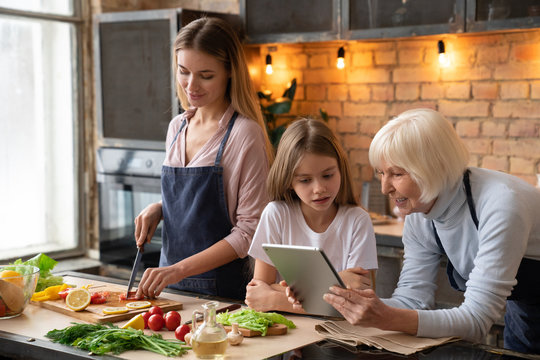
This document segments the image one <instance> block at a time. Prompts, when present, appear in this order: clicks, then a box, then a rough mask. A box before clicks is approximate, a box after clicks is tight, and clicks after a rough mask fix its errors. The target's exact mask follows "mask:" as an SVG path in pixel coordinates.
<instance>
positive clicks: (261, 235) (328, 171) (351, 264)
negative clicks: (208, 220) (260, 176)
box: [245, 119, 377, 312]
mask: <svg viewBox="0 0 540 360" xmlns="http://www.w3.org/2000/svg"><path fill="white" fill-rule="evenodd" d="M267 186H268V191H269V194H270V199H271V201H272V202H270V203H269V204H268V205H267V206H266V208H265V209H264V211H263V214H262V215H261V221H260V223H259V226H258V227H257V231H256V232H255V236H254V238H253V243H252V244H251V248H250V250H249V254H250V255H251V256H252V257H254V258H255V259H256V263H255V271H254V276H253V280H252V281H251V282H250V283H249V284H248V287H247V295H246V299H245V302H246V304H247V305H248V306H249V307H251V308H253V309H255V310H258V311H268V310H279V311H290V312H303V309H293V307H292V305H291V304H290V303H289V302H288V301H287V297H286V295H285V287H284V286H281V285H279V284H278V283H277V282H276V281H277V280H279V277H278V273H277V270H276V268H275V267H274V266H273V265H272V262H271V261H270V259H269V258H268V256H267V255H266V254H265V252H264V250H263V248H262V246H261V245H262V244H263V243H274V244H287V245H305V246H316V247H319V248H322V249H323V250H324V252H325V253H326V255H327V256H328V258H329V260H330V262H331V263H332V265H333V266H334V267H335V268H336V270H337V271H338V272H339V273H340V276H341V278H342V279H343V281H344V282H345V284H346V285H348V286H349V287H351V288H355V289H364V288H368V287H371V285H372V283H371V278H372V273H370V271H369V270H371V272H374V269H376V268H377V249H376V245H375V234H374V232H373V226H372V224H371V220H370V217H369V215H368V213H367V212H366V211H364V210H363V209H362V208H360V207H359V206H358V204H357V201H356V199H355V197H354V195H353V191H352V186H351V180H350V171H349V165H348V163H347V159H346V156H345V153H344V152H343V150H342V148H341V146H340V144H339V142H338V141H337V139H336V138H335V136H334V134H333V133H332V131H331V130H330V129H329V128H328V127H327V126H326V124H325V123H323V122H321V121H317V120H311V119H300V120H296V121H295V122H294V123H292V124H291V125H290V126H289V127H288V128H287V130H286V131H285V133H284V134H283V137H282V138H281V141H280V144H279V147H278V150H277V155H276V161H275V162H274V164H273V165H272V168H271V169H270V174H269V177H268V184H267ZM366 269H369V270H366Z"/></svg>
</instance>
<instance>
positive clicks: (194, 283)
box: [159, 112, 250, 300]
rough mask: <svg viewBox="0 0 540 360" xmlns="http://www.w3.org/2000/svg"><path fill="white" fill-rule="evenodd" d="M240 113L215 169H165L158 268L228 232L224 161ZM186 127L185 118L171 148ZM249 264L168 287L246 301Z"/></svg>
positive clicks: (231, 265) (232, 264)
mask: <svg viewBox="0 0 540 360" xmlns="http://www.w3.org/2000/svg"><path fill="white" fill-rule="evenodd" d="M237 116H238V113H236V112H235V113H234V114H233V116H232V117H231V119H230V121H229V124H228V127H227V132H226V133H225V136H224V137H223V140H222V141H221V144H220V146H219V150H218V152H217V156H216V160H215V162H214V166H201V167H170V166H165V165H164V166H163V167H162V170H161V197H162V204H163V205H162V206H163V238H162V241H163V245H162V248H161V256H160V260H159V266H160V267H162V266H169V265H172V264H175V263H177V262H179V261H181V260H183V259H185V258H188V257H190V256H192V255H194V254H197V253H199V252H201V251H203V250H205V249H207V248H209V247H210V246H212V245H214V244H215V243H217V242H218V241H220V240H222V239H223V238H225V237H226V236H227V235H229V234H230V232H231V229H232V228H233V225H232V224H231V221H230V218H229V212H228V210H227V202H226V198H225V192H224V187H223V167H221V166H220V163H221V157H222V155H223V151H224V149H225V145H226V143H227V139H228V138H229V135H230V133H231V130H232V127H233V125H234V122H235V120H236V117H237ZM186 124H187V120H184V122H183V123H182V126H181V127H180V129H179V130H178V132H177V133H176V136H175V138H174V140H173V141H172V143H171V147H172V145H173V144H174V143H175V142H176V140H177V138H178V135H179V134H180V132H181V131H182V129H183V128H184V126H185V125H186ZM249 275H250V274H249V260H248V258H247V257H246V258H244V259H235V260H233V261H232V262H230V263H228V264H225V265H223V266H220V267H218V268H216V269H213V270H210V271H208V272H206V273H203V274H199V275H196V276H192V277H188V278H185V279H183V280H182V281H180V282H178V283H176V284H171V285H169V287H170V288H173V289H177V290H184V291H191V292H196V293H201V294H207V295H217V296H221V297H226V298H231V299H241V300H243V299H244V298H245V295H246V285H247V283H248V281H249V280H250V276H249Z"/></svg>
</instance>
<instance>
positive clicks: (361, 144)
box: [343, 134, 371, 150]
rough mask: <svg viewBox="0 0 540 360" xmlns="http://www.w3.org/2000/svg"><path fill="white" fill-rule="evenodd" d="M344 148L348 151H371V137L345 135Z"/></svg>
mask: <svg viewBox="0 0 540 360" xmlns="http://www.w3.org/2000/svg"><path fill="white" fill-rule="evenodd" d="M343 143H344V146H345V147H346V148H347V149H366V150H367V149H369V145H370V144H371V137H369V136H363V135H356V134H355V135H349V134H347V135H345V136H344V139H343Z"/></svg>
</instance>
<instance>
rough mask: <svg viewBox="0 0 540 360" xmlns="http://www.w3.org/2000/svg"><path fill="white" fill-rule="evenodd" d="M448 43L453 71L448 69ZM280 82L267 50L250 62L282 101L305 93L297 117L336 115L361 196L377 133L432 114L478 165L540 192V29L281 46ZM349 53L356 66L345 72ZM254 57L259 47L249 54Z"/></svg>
mask: <svg viewBox="0 0 540 360" xmlns="http://www.w3.org/2000/svg"><path fill="white" fill-rule="evenodd" d="M439 39H444V41H445V45H446V50H447V53H448V54H449V56H450V61H451V63H450V65H449V66H447V67H441V66H440V65H439V62H438V53H437V41H438V40H439ZM273 46H276V48H277V49H276V51H273V52H271V55H272V58H273V66H274V74H272V75H266V74H264V73H263V69H264V57H265V56H266V54H267V52H268V47H267V46H260V47H256V51H257V52H258V54H259V56H258V57H256V58H255V59H256V60H255V61H253V60H252V62H251V63H250V67H251V69H250V70H251V73H252V74H253V75H254V79H255V81H256V82H257V85H258V86H260V87H261V88H262V89H269V90H271V91H273V93H274V94H275V96H276V97H278V96H280V95H281V93H282V92H283V90H284V89H285V86H286V83H287V82H289V81H290V80H291V79H292V78H296V79H297V81H298V91H297V95H296V97H295V100H294V103H293V108H292V110H291V113H290V114H289V115H290V116H289V117H288V118H289V119H293V118H295V117H296V116H306V115H309V116H318V113H319V108H323V109H325V110H326V111H327V112H328V114H329V115H330V118H331V120H330V125H331V127H332V128H333V129H334V131H335V132H336V133H338V134H339V137H340V138H341V140H342V142H343V144H344V146H345V149H346V151H347V152H348V155H349V159H350V161H351V165H352V168H353V176H354V180H355V182H356V183H357V189H360V184H361V182H362V181H365V180H369V179H371V177H372V169H371V168H370V166H369V164H368V160H367V152H368V148H369V144H370V142H371V139H372V137H373V135H374V134H375V133H376V132H377V130H378V129H379V128H380V127H381V126H382V125H383V124H384V123H385V122H386V121H388V120H389V119H390V118H392V117H393V116H395V115H398V114H399V113H401V112H402V111H404V110H407V109H412V108H417V107H429V108H433V109H436V110H439V111H441V112H442V113H443V114H444V115H446V117H447V118H448V119H449V120H450V121H452V122H453V123H454V125H455V128H456V130H457V132H458V133H459V135H460V136H461V137H462V138H463V139H464V140H465V142H466V144H467V146H468V148H469V150H470V152H471V163H470V165H472V166H479V167H485V168H490V169H495V170H500V171H504V172H508V173H510V174H513V175H516V176H518V177H520V178H522V179H524V180H525V181H527V182H529V183H531V184H536V175H535V174H536V173H540V135H539V133H540V29H535V30H528V31H520V32H505V33H484V34H474V35H470V34H468V35H452V36H450V35H446V36H433V37H422V38H405V39H394V40H381V41H350V42H340V43H330V42H328V43H310V44H277V45H274V44H273ZM340 46H344V47H345V51H346V53H345V61H346V67H345V69H343V70H338V69H337V68H336V66H335V61H336V55H337V50H338V48H339V47H340ZM247 50H248V53H249V52H253V51H254V49H253V47H252V46H248V47H247Z"/></svg>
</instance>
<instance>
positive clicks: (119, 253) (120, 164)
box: [97, 148, 165, 268]
mask: <svg viewBox="0 0 540 360" xmlns="http://www.w3.org/2000/svg"><path fill="white" fill-rule="evenodd" d="M164 158H165V151H154V150H140V149H139V150H136V149H121V148H100V149H99V150H98V152H97V171H98V175H97V181H98V186H99V189H98V190H99V252H100V260H101V262H102V263H104V264H110V265H115V266H119V267H128V268H129V267H131V266H132V265H133V260H134V258H135V255H136V250H137V249H136V244H135V235H134V232H135V224H134V220H135V217H136V216H137V215H138V214H139V213H140V212H141V210H142V209H144V208H145V207H146V206H147V205H149V204H151V203H154V202H157V201H160V200H161V180H160V175H161V166H162V164H163V160H164ZM160 251H161V225H160V226H159V227H158V229H157V230H156V233H155V234H154V237H153V239H152V242H151V243H150V244H147V245H145V248H144V253H143V257H142V262H143V264H144V267H149V266H151V267H154V266H158V265H159V254H160Z"/></svg>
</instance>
